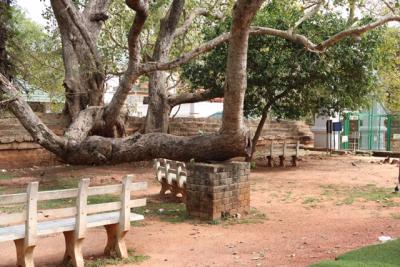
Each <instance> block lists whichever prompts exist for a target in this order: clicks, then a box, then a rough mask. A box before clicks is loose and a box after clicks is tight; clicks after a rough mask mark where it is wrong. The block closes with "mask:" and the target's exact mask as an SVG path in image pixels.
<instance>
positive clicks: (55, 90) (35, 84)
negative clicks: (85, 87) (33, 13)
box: [8, 6, 64, 109]
mask: <svg viewBox="0 0 400 267" xmlns="http://www.w3.org/2000/svg"><path fill="white" fill-rule="evenodd" d="M11 32H12V34H11V35H10V39H9V40H8V52H9V56H10V59H11V63H12V65H13V67H14V68H15V73H16V75H15V78H17V79H19V80H23V81H26V83H27V84H29V86H30V87H31V88H38V89H41V90H43V91H45V92H47V93H49V95H50V97H51V98H53V99H59V98H60V97H61V96H63V92H64V89H63V87H62V83H63V77H64V68H63V62H62V56H61V43H60V41H59V40H58V38H57V36H51V35H49V34H47V33H46V31H45V30H44V29H43V28H42V27H41V26H40V25H38V24H36V23H35V22H33V21H31V20H30V19H28V18H27V17H26V15H25V14H24V12H23V11H22V10H20V9H19V8H18V7H17V6H14V7H13V9H12V28H11ZM25 89H26V90H27V88H25ZM54 102H56V101H54ZM58 102H59V101H58ZM54 108H55V109H60V107H59V106H57V105H54Z"/></svg>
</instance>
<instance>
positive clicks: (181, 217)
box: [133, 202, 189, 223]
mask: <svg viewBox="0 0 400 267" xmlns="http://www.w3.org/2000/svg"><path fill="white" fill-rule="evenodd" d="M133 212H135V213H138V214H142V215H145V216H156V217H159V218H160V220H161V221H164V222H170V223H180V222H183V221H186V220H188V219H189V217H188V214H187V212H186V206H185V204H183V203H154V202H150V203H147V205H146V206H145V207H139V208H135V209H134V210H133Z"/></svg>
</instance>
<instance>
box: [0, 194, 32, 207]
mask: <svg viewBox="0 0 400 267" xmlns="http://www.w3.org/2000/svg"><path fill="white" fill-rule="evenodd" d="M26 200H27V194H26V193H20V194H9V195H0V205H9V204H17V203H25V202H26Z"/></svg>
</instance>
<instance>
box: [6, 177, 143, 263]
mask: <svg viewBox="0 0 400 267" xmlns="http://www.w3.org/2000/svg"><path fill="white" fill-rule="evenodd" d="M132 179H133V176H132V175H128V176H126V177H125V178H124V179H123V182H122V184H115V185H107V186H93V187H89V182H90V179H82V180H81V181H80V183H79V188H75V189H65V190H54V191H38V187H39V183H38V182H31V183H29V185H28V188H27V192H26V193H21V194H11V195H0V205H1V206H4V205H15V204H24V203H25V209H24V211H23V212H20V213H11V214H0V242H2V241H14V243H15V246H16V250H17V266H23V267H33V266H34V259H33V251H34V249H35V246H36V244H37V239H38V237H41V236H46V235H49V234H54V233H63V234H64V238H65V245H66V249H65V254H64V255H65V256H64V263H65V265H66V264H67V263H68V262H71V263H72V264H73V266H75V267H83V266H84V260H83V255H82V242H83V240H84V239H85V237H86V233H87V231H86V230H87V229H88V228H93V227H98V226H104V227H105V229H106V232H107V237H108V239H107V240H108V241H107V245H106V247H105V250H104V253H105V254H106V255H116V256H119V257H121V258H126V257H128V251H127V248H126V245H125V241H124V240H125V236H126V234H127V232H128V231H129V229H130V222H131V221H138V220H143V216H142V215H139V214H135V213H131V208H133V207H141V206H145V205H146V199H145V198H143V199H134V200H131V192H132V191H137V190H143V189H146V188H147V183H146V182H138V183H132ZM104 194H120V195H121V197H120V201H118V202H108V203H102V204H93V205H89V204H88V196H95V195H104ZM69 198H76V206H75V207H68V208H58V209H47V210H39V211H38V201H48V200H56V199H69ZM38 215H40V218H39V219H38ZM21 223H22V224H21Z"/></svg>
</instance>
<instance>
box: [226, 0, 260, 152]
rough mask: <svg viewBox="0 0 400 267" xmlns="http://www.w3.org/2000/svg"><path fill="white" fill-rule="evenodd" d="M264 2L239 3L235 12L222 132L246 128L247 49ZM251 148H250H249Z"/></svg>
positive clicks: (229, 51)
mask: <svg viewBox="0 0 400 267" xmlns="http://www.w3.org/2000/svg"><path fill="white" fill-rule="evenodd" d="M262 2H263V1H261V0H254V1H245V0H243V1H240V0H239V1H237V2H236V4H235V6H234V8H233V21H232V26H231V38H230V40H229V49H228V58H227V67H226V75H225V79H226V80H225V88H224V112H223V115H222V127H221V132H223V133H230V132H240V131H243V130H244V129H245V127H244V125H243V102H244V95H245V92H246V87H247V73H246V68H247V48H248V41H249V27H250V23H251V21H252V19H253V17H254V15H255V14H256V12H257V10H258V9H259V8H260V6H261V4H262ZM250 147H251V144H249V148H250Z"/></svg>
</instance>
